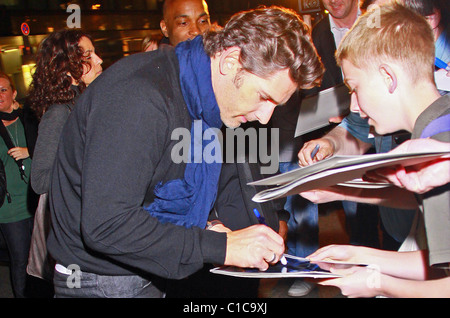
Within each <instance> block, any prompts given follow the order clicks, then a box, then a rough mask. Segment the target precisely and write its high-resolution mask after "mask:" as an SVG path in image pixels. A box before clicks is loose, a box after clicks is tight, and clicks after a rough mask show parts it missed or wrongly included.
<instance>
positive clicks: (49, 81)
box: [28, 29, 103, 279]
mask: <svg viewBox="0 0 450 318" xmlns="http://www.w3.org/2000/svg"><path fill="white" fill-rule="evenodd" d="M102 63H103V61H102V59H101V58H100V57H98V55H97V54H96V53H95V48H94V45H93V44H92V40H91V38H90V36H89V35H87V34H86V33H84V32H83V31H81V30H79V29H68V30H60V31H57V32H54V33H52V34H50V35H49V36H48V37H47V38H46V39H44V41H43V42H42V43H41V45H40V47H39V51H38V53H37V63H36V70H35V73H34V75H33V81H32V84H31V88H30V92H29V96H28V103H29V105H30V107H31V108H32V109H33V110H34V111H35V112H36V115H37V116H38V118H39V119H40V123H39V134H38V139H37V141H36V148H35V153H34V154H35V155H36V156H35V157H33V163H32V167H31V186H32V187H33V189H34V191H36V193H38V194H41V198H40V200H39V206H38V209H37V211H36V216H35V225H34V233H33V242H32V246H31V251H30V259H29V264H28V273H29V274H31V275H33V276H37V277H41V278H48V279H51V277H50V276H51V275H52V271H53V269H52V266H51V265H49V264H47V262H48V259H47V256H46V245H45V234H43V233H48V227H49V218H48V217H46V215H48V214H47V212H45V211H46V209H47V193H48V191H49V185H50V179H51V171H52V167H53V162H54V159H55V157H56V151H57V149H58V142H59V137H60V135H61V132H62V129H63V127H64V124H65V122H66V120H67V118H68V117H69V115H70V113H71V111H72V110H73V108H74V105H75V102H76V100H77V98H78V96H79V95H80V94H81V93H82V92H83V91H84V90H85V89H86V87H87V86H88V85H89V84H90V83H92V82H93V81H94V80H95V79H96V78H97V76H99V75H100V74H101V72H102V67H101V64H102ZM36 242H37V243H36ZM47 265H49V266H47Z"/></svg>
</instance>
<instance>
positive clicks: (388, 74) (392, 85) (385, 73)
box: [378, 64, 397, 94]
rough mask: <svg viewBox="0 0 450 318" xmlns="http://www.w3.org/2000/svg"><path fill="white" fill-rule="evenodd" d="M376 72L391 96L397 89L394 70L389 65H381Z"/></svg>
mask: <svg viewBox="0 0 450 318" xmlns="http://www.w3.org/2000/svg"><path fill="white" fill-rule="evenodd" d="M378 71H379V72H380V74H381V76H382V78H383V80H384V83H385V85H386V87H387V89H388V90H389V93H390V94H393V93H394V92H395V90H396V89H397V75H396V74H395V72H394V70H393V69H392V68H391V67H390V66H389V65H387V64H382V65H380V67H379V68H378Z"/></svg>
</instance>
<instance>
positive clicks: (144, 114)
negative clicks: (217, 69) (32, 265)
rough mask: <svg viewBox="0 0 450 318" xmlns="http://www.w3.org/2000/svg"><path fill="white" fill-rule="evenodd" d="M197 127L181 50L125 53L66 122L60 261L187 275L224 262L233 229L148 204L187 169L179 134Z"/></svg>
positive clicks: (59, 176) (55, 179)
mask: <svg viewBox="0 0 450 318" xmlns="http://www.w3.org/2000/svg"><path fill="white" fill-rule="evenodd" d="M190 127H191V119H190V117H189V115H188V111H187V107H186V104H185V102H184V100H183V96H182V93H181V88H180V83H179V65H178V60H177V58H176V55H175V52H174V51H173V49H169V48H165V49H160V50H157V51H154V52H149V53H141V54H135V55H132V56H130V57H127V58H124V59H122V60H121V61H118V62H117V63H115V64H114V65H112V66H111V67H109V68H108V69H107V70H106V71H105V72H104V73H103V74H102V75H101V76H100V77H99V78H97V79H96V80H95V82H94V83H93V84H91V85H90V86H89V88H88V89H87V90H86V91H85V92H84V93H83V94H82V95H81V97H80V98H79V100H78V102H77V104H76V106H75V109H74V111H73V112H72V114H71V115H70V117H69V119H68V121H67V123H66V125H65V127H64V129H63V132H62V137H61V141H60V144H59V148H58V153H57V157H56V162H55V167H54V170H53V174H52V183H51V189H50V204H51V206H52V230H51V233H50V236H49V239H48V248H49V251H50V253H51V255H52V256H53V257H54V258H55V259H56V261H57V262H58V263H60V264H62V265H64V266H68V265H70V264H77V265H78V266H80V269H81V271H86V272H92V273H97V274H100V275H128V274H135V273H141V272H144V273H150V274H154V275H158V276H161V277H167V278H182V277H185V276H188V275H190V274H192V273H194V272H195V271H197V270H198V269H200V268H201V267H202V266H203V263H216V264H221V263H223V262H224V260H225V252H226V235H225V234H224V233H216V232H212V231H206V230H202V229H199V228H192V229H186V228H184V227H180V226H174V225H172V224H161V223H159V222H158V221H157V220H156V219H155V218H153V217H151V216H150V215H149V213H148V212H147V211H145V210H144V209H143V205H146V204H149V203H150V202H152V200H153V189H154V187H155V185H156V184H157V183H159V182H167V181H169V180H173V179H179V178H182V177H183V175H184V170H185V164H183V163H181V164H175V163H174V162H173V160H172V159H171V150H172V148H173V146H174V145H175V144H176V143H177V142H179V141H178V140H171V134H172V131H173V130H174V129H176V128H186V129H189V130H190Z"/></svg>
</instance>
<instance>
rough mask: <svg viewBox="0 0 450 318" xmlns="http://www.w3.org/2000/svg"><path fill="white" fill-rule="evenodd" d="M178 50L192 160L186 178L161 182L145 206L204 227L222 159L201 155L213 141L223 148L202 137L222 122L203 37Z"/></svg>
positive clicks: (181, 222) (172, 220)
mask: <svg viewBox="0 0 450 318" xmlns="http://www.w3.org/2000/svg"><path fill="white" fill-rule="evenodd" d="M175 52H176V55H177V57H178V61H179V65H180V83H181V91H182V93H183V97H184V100H185V102H186V105H187V106H188V110H189V114H190V116H191V119H192V126H191V151H190V158H191V160H190V161H189V162H188V163H187V164H186V169H185V173H184V179H177V180H171V181H169V182H167V183H165V184H162V183H159V184H158V185H157V186H156V187H155V191H154V193H155V200H154V202H153V203H151V204H150V205H149V206H147V207H145V209H146V210H147V211H149V213H150V214H151V215H153V216H155V217H157V218H158V219H159V221H160V222H162V223H168V222H170V223H174V224H177V225H182V226H185V227H187V228H190V227H192V226H198V227H200V228H204V227H205V226H206V222H207V220H208V215H209V213H210V211H211V209H212V208H213V206H214V202H215V199H216V194H217V184H218V181H219V176H220V170H221V162H213V163H206V162H205V159H204V158H203V157H202V158H201V159H202V160H198V158H199V156H200V155H202V154H203V150H204V149H205V147H206V146H207V145H208V144H209V143H215V144H214V145H213V149H215V150H217V151H219V150H220V147H219V146H218V141H219V139H218V138H217V135H216V136H215V137H214V138H212V139H211V140H203V138H202V137H203V133H204V132H205V130H206V129H209V128H216V129H219V128H220V127H221V126H222V121H221V119H220V111H219V106H218V105H217V102H216V97H215V95H214V92H213V88H212V82H211V60H210V58H209V56H208V55H206V53H205V51H204V49H203V42H202V37H201V36H198V37H196V38H195V39H194V40H192V41H187V42H183V43H180V44H179V45H178V46H177V47H176V49H175ZM194 121H196V123H197V124H196V125H197V127H198V124H199V121H201V126H202V133H201V136H200V135H199V133H198V132H199V129H194V124H195V122H194ZM210 131H212V130H210ZM194 132H197V133H196V134H194ZM192 150H194V151H192ZM200 150H201V151H202V154H200V153H199V151H200ZM219 157H220V158H221V154H219ZM194 159H195V160H194Z"/></svg>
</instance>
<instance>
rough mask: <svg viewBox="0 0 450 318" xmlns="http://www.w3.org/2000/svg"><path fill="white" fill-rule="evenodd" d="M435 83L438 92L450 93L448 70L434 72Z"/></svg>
mask: <svg viewBox="0 0 450 318" xmlns="http://www.w3.org/2000/svg"><path fill="white" fill-rule="evenodd" d="M434 81H435V82H436V86H437V88H438V90H441V91H450V77H448V76H447V70H443V69H440V70H438V71H436V72H434Z"/></svg>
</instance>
